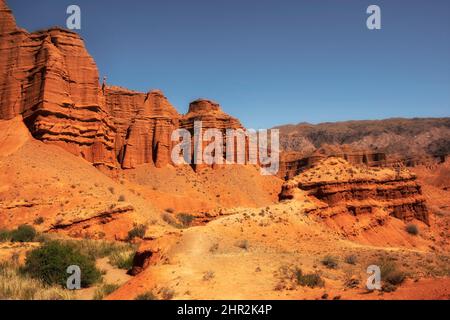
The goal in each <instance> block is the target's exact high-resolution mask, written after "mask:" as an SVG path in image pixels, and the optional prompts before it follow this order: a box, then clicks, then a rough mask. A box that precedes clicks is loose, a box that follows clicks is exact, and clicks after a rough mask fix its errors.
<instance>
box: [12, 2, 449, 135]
mask: <svg viewBox="0 0 450 320" xmlns="http://www.w3.org/2000/svg"><path fill="white" fill-rule="evenodd" d="M7 2H8V4H9V6H10V7H11V9H12V10H13V11H14V14H15V16H16V20H17V22H18V24H19V25H20V26H22V27H24V28H26V29H27V30H29V31H33V30H37V29H42V28H46V27H49V26H53V25H60V26H65V21H66V18H67V15H66V8H67V6H68V5H70V4H77V5H79V6H80V7H81V11H82V29H81V30H80V32H79V33H80V34H81V35H82V37H83V38H84V39H85V41H86V46H87V48H88V50H89V52H90V54H91V55H92V56H93V57H94V59H95V60H96V62H97V65H98V68H99V72H100V76H101V77H102V76H103V75H106V76H107V77H108V83H110V84H115V85H121V86H124V87H127V88H130V89H134V90H139V91H144V92H146V91H148V90H150V89H152V88H158V89H161V90H163V91H164V93H165V94H166V96H167V97H168V98H169V100H170V101H171V103H172V104H173V105H174V106H176V107H177V109H178V110H179V111H180V112H186V110H187V108H188V105H189V102H190V101H192V100H194V99H196V98H199V97H205V98H210V99H213V100H216V101H218V102H219V103H220V104H221V105H222V107H223V109H224V110H225V111H226V112H228V113H230V114H232V115H234V116H236V117H238V118H239V119H240V120H241V121H242V122H243V124H244V125H246V126H247V127H251V128H268V127H272V126H275V125H279V124H287V123H298V122H311V123H318V122H327V121H341V120H357V119H381V118H389V117H409V118H410V117H442V116H450V19H449V17H450V1H448V0H433V1H430V0H420V1H419V0H395V1H392V0H390V1H382V0H370V1H365V0H320V1H318V0H308V1H301V0H292V1H287V0H286V1H283V0H278V1H276V0H270V1H269V0H220V1H218V0H189V1H187V0H176V1H175V0H150V1H143V0H127V1H119V0H71V1H66V0H39V1H29V0H7ZM370 4H377V5H379V6H380V7H381V13H382V29H381V30H375V31H371V30H368V29H367V27H366V19H367V17H368V15H367V14H366V9H367V7H368V6H369V5H370Z"/></svg>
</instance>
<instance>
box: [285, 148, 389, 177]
mask: <svg viewBox="0 0 450 320" xmlns="http://www.w3.org/2000/svg"><path fill="white" fill-rule="evenodd" d="M330 156H332V157H339V158H342V159H345V160H346V161H348V162H349V163H350V164H353V165H365V166H368V167H385V166H386V165H388V163H387V158H386V154H384V153H381V152H369V151H366V152H361V151H360V152H354V151H347V152H342V151H338V152H330V153H326V152H324V153H321V152H320V150H319V152H314V153H313V154H311V155H310V156H306V157H304V156H302V155H299V154H298V153H296V152H284V153H283V154H282V157H281V159H280V171H279V173H278V176H279V177H280V178H283V179H286V180H288V179H291V178H293V177H295V176H296V175H298V174H300V173H302V172H303V171H305V170H307V169H309V168H311V167H312V166H313V165H315V164H316V163H318V162H319V161H321V160H323V159H326V158H327V157H330Z"/></svg>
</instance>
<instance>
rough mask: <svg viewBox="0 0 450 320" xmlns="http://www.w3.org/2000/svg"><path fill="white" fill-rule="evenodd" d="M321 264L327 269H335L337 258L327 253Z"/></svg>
mask: <svg viewBox="0 0 450 320" xmlns="http://www.w3.org/2000/svg"><path fill="white" fill-rule="evenodd" d="M322 264H323V265H324V266H325V267H327V268H328V269H336V268H337V266H338V261H337V258H335V257H333V256H330V255H328V256H325V257H324V258H323V259H322Z"/></svg>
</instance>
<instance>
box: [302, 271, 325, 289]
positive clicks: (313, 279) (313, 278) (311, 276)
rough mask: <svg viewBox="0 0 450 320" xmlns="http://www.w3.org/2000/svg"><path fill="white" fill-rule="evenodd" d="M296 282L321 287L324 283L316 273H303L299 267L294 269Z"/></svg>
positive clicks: (311, 286) (306, 285)
mask: <svg viewBox="0 0 450 320" xmlns="http://www.w3.org/2000/svg"><path fill="white" fill-rule="evenodd" d="M295 274H296V278H297V283H298V284H299V285H301V286H303V287H310V288H315V287H323V286H324V285H325V281H323V279H322V278H321V277H320V275H318V274H317V273H307V274H303V272H302V270H301V269H297V270H296V271H295Z"/></svg>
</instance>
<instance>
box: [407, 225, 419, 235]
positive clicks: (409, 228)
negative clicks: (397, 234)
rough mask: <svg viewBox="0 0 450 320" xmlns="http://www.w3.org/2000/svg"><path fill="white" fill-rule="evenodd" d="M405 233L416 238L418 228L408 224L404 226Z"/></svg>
mask: <svg viewBox="0 0 450 320" xmlns="http://www.w3.org/2000/svg"><path fill="white" fill-rule="evenodd" d="M406 232H408V233H409V234H412V235H413V236H417V235H418V234H419V227H417V226H416V225H415V224H413V223H410V224H408V225H407V226H406Z"/></svg>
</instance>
